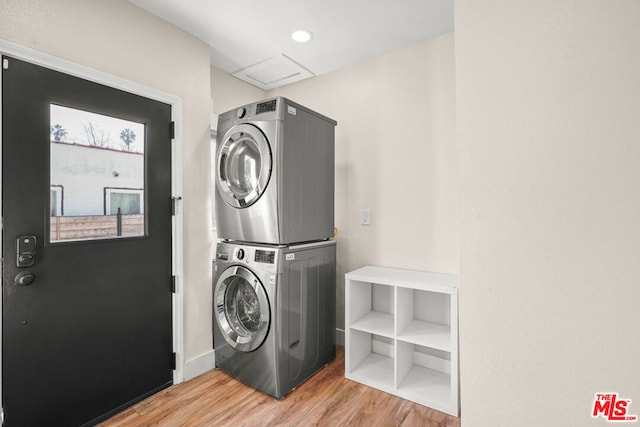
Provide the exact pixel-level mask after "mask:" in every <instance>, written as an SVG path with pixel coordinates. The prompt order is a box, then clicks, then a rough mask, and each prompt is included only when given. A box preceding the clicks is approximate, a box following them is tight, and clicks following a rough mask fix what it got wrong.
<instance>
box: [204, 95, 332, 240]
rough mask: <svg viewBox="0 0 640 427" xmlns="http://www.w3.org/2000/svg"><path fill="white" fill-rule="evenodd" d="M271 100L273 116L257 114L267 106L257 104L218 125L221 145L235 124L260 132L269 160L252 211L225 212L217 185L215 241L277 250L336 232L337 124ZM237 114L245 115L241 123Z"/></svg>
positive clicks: (229, 208)
mask: <svg viewBox="0 0 640 427" xmlns="http://www.w3.org/2000/svg"><path fill="white" fill-rule="evenodd" d="M273 100H275V101H276V105H277V107H276V110H275V111H267V112H263V113H260V114H255V111H256V108H257V106H258V105H260V104H261V103H264V102H265V101H261V103H253V104H249V105H246V106H243V107H239V108H237V109H234V110H231V111H228V112H226V113H224V114H222V115H220V117H219V119H218V123H219V124H218V135H220V137H221V138H223V139H224V136H225V134H227V133H228V132H230V131H231V132H233V131H232V129H233V127H234V126H236V125H238V124H242V123H251V124H253V125H254V126H256V127H258V128H260V129H261V131H262V132H263V133H264V135H265V136H266V138H267V140H268V141H269V144H270V147H271V157H272V171H271V177H270V179H269V182H268V184H267V187H266V188H265V189H264V191H263V194H262V196H261V197H260V199H258V201H257V202H255V203H254V204H252V205H251V206H248V207H245V208H235V207H232V206H229V205H228V204H227V203H225V201H224V200H223V199H222V197H221V196H220V190H219V189H218V186H217V185H216V196H215V202H216V226H217V232H218V237H219V238H222V239H228V240H236V241H242V242H251V243H266V244H275V245H279V244H291V243H296V242H308V241H314V240H323V239H329V238H331V237H332V236H333V227H334V185H335V160H334V158H335V125H336V122H335V121H334V120H331V119H329V118H327V117H325V116H323V115H321V114H318V113H316V112H314V111H312V110H309V109H308V108H305V107H303V106H301V105H299V104H296V103H294V102H292V101H290V100H288V99H286V98H281V97H278V98H273V99H272V100H271V101H273ZM267 101H269V100H267ZM239 110H240V111H245V113H244V115H243V116H242V117H241V118H239V117H238V115H239V114H238V111H239ZM223 142H224V141H223V140H220V141H219V144H218V148H219V147H220V143H223ZM216 158H217V157H216ZM215 167H218V165H215Z"/></svg>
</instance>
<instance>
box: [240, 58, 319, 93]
mask: <svg viewBox="0 0 640 427" xmlns="http://www.w3.org/2000/svg"><path fill="white" fill-rule="evenodd" d="M233 76H234V77H237V78H239V79H240V80H244V81H245V82H247V83H250V84H252V85H254V86H257V87H259V88H260V89H263V90H269V89H274V88H277V87H280V86H284V85H288V84H290V83H294V82H297V81H300V80H304V79H306V78H309V77H313V76H314V74H313V73H312V72H311V71H309V70H307V69H306V68H304V67H303V66H302V65H300V64H298V63H297V62H295V61H294V60H293V59H291V58H289V57H288V56H286V55H284V54H281V55H278V56H274V57H273V58H270V59H267V60H265V61H262V62H258V63H257V64H254V65H251V66H249V67H247V68H243V69H242V70H240V71H236V72H235V73H233Z"/></svg>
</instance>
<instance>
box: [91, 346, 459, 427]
mask: <svg viewBox="0 0 640 427" xmlns="http://www.w3.org/2000/svg"><path fill="white" fill-rule="evenodd" d="M100 426H102V427H106V426H110V427H111V426H127V427H130V426H134V427H135V426H194V427H195V426H198V427H200V426H216V427H217V426H234V427H235V426H305V427H306V426H332V427H333V426H368V427H373V426H375V427H383V426H402V427H409V426H421V427H431V426H433V427H435V426H438V427H459V426H460V419H459V418H456V417H452V416H450V415H447V414H444V413H442V412H438V411H435V410H433V409H430V408H426V407H424V406H422V405H418V404H416V403H413V402H409V401H406V400H403V399H400V398H399V397H396V396H392V395H390V394H387V393H384V392H381V391H378V390H376V389H373V388H369V387H367V386H364V385H362V384H359V383H356V382H354V381H350V380H347V379H345V378H344V348H343V347H337V356H336V360H335V361H334V362H333V363H331V364H330V365H329V366H327V367H326V368H324V369H323V370H321V371H320V372H318V373H317V374H316V375H314V376H313V377H312V378H311V379H309V380H308V381H306V382H305V383H304V384H302V385H301V386H299V387H298V388H297V389H296V390H294V391H293V392H291V393H290V394H288V395H287V396H286V397H285V399H283V400H276V399H274V398H272V397H270V396H267V395H265V394H262V393H260V392H258V391H255V390H253V389H252V388H250V387H247V386H245V385H244V384H242V383H240V382H238V381H237V380H235V379H234V378H232V377H230V376H229V375H227V374H225V373H224V372H221V371H220V370H218V369H216V370H213V371H209V372H207V373H205V374H203V375H201V376H199V377H197V378H194V379H192V380H191V381H188V382H185V383H183V384H179V385H177V386H173V387H170V388H168V389H166V390H164V391H161V392H160V393H158V394H156V395H154V396H152V397H150V398H149V399H147V400H145V401H142V402H140V403H138V404H137V405H135V406H133V407H131V408H129V409H127V410H126V411H124V412H121V413H120V414H118V415H116V416H114V417H113V418H111V419H109V420H107V421H105V422H104V423H102V424H100Z"/></svg>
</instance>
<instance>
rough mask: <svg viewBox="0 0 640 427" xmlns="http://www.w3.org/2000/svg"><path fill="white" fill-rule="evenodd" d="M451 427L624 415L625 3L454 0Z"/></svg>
mask: <svg viewBox="0 0 640 427" xmlns="http://www.w3.org/2000/svg"><path fill="white" fill-rule="evenodd" d="M455 12H456V22H455V26H456V43H455V49H456V89H457V101H456V105H457V143H458V146H459V151H458V154H459V160H460V163H459V169H460V188H461V198H460V201H461V204H460V273H461V291H460V357H461V382H462V396H461V405H462V424H463V425H465V426H474V427H475V426H513V425H518V426H543V425H556V426H559V425H562V426H585V425H606V424H607V423H606V422H605V421H604V420H602V419H600V420H592V419H591V410H592V407H593V400H594V395H595V393H597V392H618V393H620V395H621V396H620V397H622V398H627V399H632V404H631V405H630V410H631V411H630V413H631V414H634V415H638V414H640V381H639V379H640V363H639V360H640V340H638V331H640V314H639V313H640V312H639V310H638V304H639V302H640V268H639V267H638V266H639V260H640V214H639V213H638V212H640V191H639V185H640V167H639V159H640V141H639V139H638V138H639V135H640V120H639V118H640V101H639V100H640V72H639V70H640V26H639V25H638V23H639V22H640V21H639V17H640V2H637V1H635V0H617V1H598V0H582V1H557V0H543V1H536V2H531V1H524V0H517V1H514V0H484V1H478V0H457V1H456V11H455Z"/></svg>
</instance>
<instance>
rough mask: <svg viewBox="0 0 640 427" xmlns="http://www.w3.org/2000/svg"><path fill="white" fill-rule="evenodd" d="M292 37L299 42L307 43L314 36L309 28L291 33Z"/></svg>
mask: <svg viewBox="0 0 640 427" xmlns="http://www.w3.org/2000/svg"><path fill="white" fill-rule="evenodd" d="M291 38H292V39H293V41H296V42H298V43H306V42H308V41H310V40H311V39H312V38H313V34H312V33H311V31H307V30H296V31H294V32H293V33H291Z"/></svg>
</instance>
